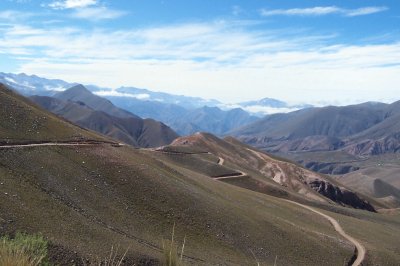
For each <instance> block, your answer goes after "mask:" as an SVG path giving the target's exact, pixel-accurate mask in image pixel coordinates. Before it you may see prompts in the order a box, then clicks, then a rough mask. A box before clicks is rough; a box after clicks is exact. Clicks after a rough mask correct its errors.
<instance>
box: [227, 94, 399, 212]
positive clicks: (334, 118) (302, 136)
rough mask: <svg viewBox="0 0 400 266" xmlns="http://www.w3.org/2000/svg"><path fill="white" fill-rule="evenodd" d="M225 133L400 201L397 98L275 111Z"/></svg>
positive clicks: (348, 183) (365, 190) (389, 198)
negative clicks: (395, 100) (389, 102)
mask: <svg viewBox="0 0 400 266" xmlns="http://www.w3.org/2000/svg"><path fill="white" fill-rule="evenodd" d="M230 134H232V135H233V136H236V137H238V138H239V139H240V140H242V141H244V142H246V143H247V144H250V145H252V146H255V147H257V148H260V149H262V150H264V151H268V152H273V153H275V154H278V155H279V156H283V157H285V158H288V159H291V160H294V161H297V162H298V163H301V164H302V165H304V166H305V167H307V168H309V169H311V170H314V171H318V172H321V173H325V174H333V175H335V178H337V179H338V180H340V181H341V183H344V184H347V185H348V186H350V187H352V188H353V189H356V190H358V191H362V192H363V193H366V194H368V195H370V196H372V197H378V196H379V197H380V198H381V199H383V200H386V201H388V202H391V204H394V206H400V197H399V195H400V194H399V192H400V184H399V182H398V180H399V176H398V174H397V173H398V171H399V170H400V163H399V160H398V158H399V151H400V102H395V103H392V104H384V103H376V102H369V103H363V104H358V105H351V106H344V107H336V106H328V107H322V108H308V109H304V110H300V111H296V112H292V113H287V114H275V115H271V116H267V117H265V118H263V119H261V120H260V121H256V122H254V123H252V124H250V125H247V126H244V127H242V128H239V129H236V130H234V131H232V132H230Z"/></svg>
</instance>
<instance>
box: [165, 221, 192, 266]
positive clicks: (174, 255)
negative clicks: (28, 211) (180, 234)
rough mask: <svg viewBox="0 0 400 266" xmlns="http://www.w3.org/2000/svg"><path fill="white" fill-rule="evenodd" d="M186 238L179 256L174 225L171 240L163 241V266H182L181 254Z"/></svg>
mask: <svg viewBox="0 0 400 266" xmlns="http://www.w3.org/2000/svg"><path fill="white" fill-rule="evenodd" d="M185 242H186V236H185V238H184V239H183V244H182V247H181V249H180V256H179V254H178V248H179V247H178V244H177V243H176V240H175V224H174V226H173V228H172V235H171V240H169V239H168V240H167V239H163V241H162V247H163V253H164V260H163V261H162V263H163V265H165V266H183V265H184V263H183V253H184V251H185Z"/></svg>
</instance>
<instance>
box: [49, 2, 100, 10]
mask: <svg viewBox="0 0 400 266" xmlns="http://www.w3.org/2000/svg"><path fill="white" fill-rule="evenodd" d="M93 5H97V0H63V1H54V2H52V3H50V4H49V5H48V6H49V7H51V8H54V9H70V8H83V7H89V6H93Z"/></svg>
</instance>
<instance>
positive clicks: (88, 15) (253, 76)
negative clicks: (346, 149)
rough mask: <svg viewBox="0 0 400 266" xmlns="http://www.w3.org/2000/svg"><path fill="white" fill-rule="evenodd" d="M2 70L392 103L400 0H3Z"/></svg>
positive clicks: (193, 90) (222, 95) (204, 92)
mask: <svg viewBox="0 0 400 266" xmlns="http://www.w3.org/2000/svg"><path fill="white" fill-rule="evenodd" d="M0 72H7V73H9V72H11V73H22V72H23V73H27V74H36V75H38V76H42V77H47V78H58V79H63V80H66V81H69V82H79V83H83V84H94V85H97V86H100V87H108V88H114V89H115V88H118V87H120V86H133V87H138V88H147V89H150V90H153V91H163V92H168V93H173V94H183V95H188V96H200V97H203V98H208V99H210V98H214V99H217V100H220V101H222V102H225V103H234V102H242V101H248V100H255V99H261V98H264V97H270V98H276V99H280V100H284V101H287V102H289V103H309V104H336V105H345V104H351V103H359V102H363V101H383V102H393V101H396V100H400V93H399V92H400V2H399V1H398V0H391V1H385V0H382V1H371V0H362V1H361V0H346V1H343V0H341V1H337V0H336V1H314V0H296V1H293V0H292V1H287V0H190V1H187V0H162V1H160V0H157V1H156V0H154V1H153V0H0Z"/></svg>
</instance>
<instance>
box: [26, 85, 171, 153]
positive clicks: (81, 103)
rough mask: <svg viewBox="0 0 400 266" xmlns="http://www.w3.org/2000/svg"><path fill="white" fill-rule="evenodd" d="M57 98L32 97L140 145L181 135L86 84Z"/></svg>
mask: <svg viewBox="0 0 400 266" xmlns="http://www.w3.org/2000/svg"><path fill="white" fill-rule="evenodd" d="M55 97H56V98H51V97H46V96H32V97H31V99H32V100H33V101H34V102H35V103H37V104H38V105H40V106H42V107H43V108H45V109H46V110H48V111H51V112H53V113H55V114H57V115H60V116H62V117H64V118H66V119H68V120H69V121H71V122H73V123H75V124H77V125H79V126H82V127H84V128H88V129H91V130H94V131H96V132H99V133H102V134H104V135H106V136H109V137H112V138H114V139H116V140H120V141H122V142H124V143H127V144H130V145H133V146H136V147H158V146H162V145H166V144H169V143H171V142H172V141H173V140H174V139H175V138H177V137H178V135H177V134H176V133H175V132H174V131H173V130H172V129H170V128H169V127H167V126H166V125H164V124H162V123H160V122H158V121H155V120H153V119H141V118H140V117H138V116H136V115H134V114H132V113H130V112H128V111H125V110H123V109H120V108H118V107H116V106H114V105H113V104H112V103H111V102H110V101H108V100H106V99H103V98H101V97H99V96H96V95H94V94H92V93H91V92H90V91H89V90H87V89H86V88H85V87H84V86H82V85H76V86H74V87H72V88H70V89H68V90H66V91H64V92H60V93H58V94H56V95H55Z"/></svg>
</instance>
